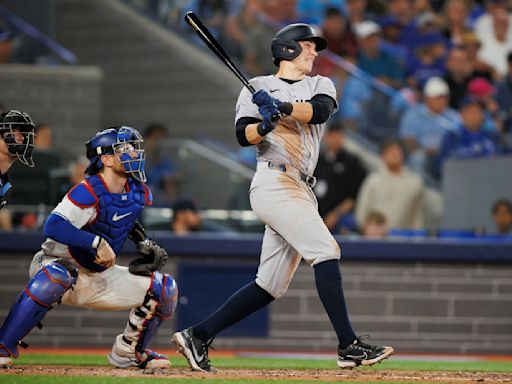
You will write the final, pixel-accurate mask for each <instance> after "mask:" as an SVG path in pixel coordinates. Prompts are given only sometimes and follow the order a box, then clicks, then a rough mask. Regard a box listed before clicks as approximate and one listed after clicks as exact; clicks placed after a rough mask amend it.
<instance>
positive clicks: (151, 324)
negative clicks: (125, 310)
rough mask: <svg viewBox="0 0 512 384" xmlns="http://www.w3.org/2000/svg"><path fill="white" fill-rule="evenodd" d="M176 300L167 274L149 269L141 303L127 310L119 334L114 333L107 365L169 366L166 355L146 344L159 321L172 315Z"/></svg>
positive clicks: (122, 366)
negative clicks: (144, 293) (147, 283)
mask: <svg viewBox="0 0 512 384" xmlns="http://www.w3.org/2000/svg"><path fill="white" fill-rule="evenodd" d="M177 300H178V286H177V284H176V281H175V280H174V279H173V278H172V277H171V276H169V275H167V274H162V273H160V272H153V273H152V275H151V286H150V287H149V290H148V293H147V294H146V297H145V298H144V303H143V304H142V305H141V306H140V307H137V308H133V309H132V310H131V312H130V317H129V320H128V324H127V325H126V328H125V330H124V332H123V334H121V335H118V336H117V338H116V342H115V343H114V346H113V347H112V352H110V354H109V355H108V361H109V362H110V364H111V365H113V366H115V367H118V368H129V367H138V368H141V369H144V368H151V369H153V368H169V366H170V362H169V359H168V358H167V356H164V355H161V354H159V353H156V352H154V351H152V350H150V349H148V346H149V343H150V341H151V339H152V338H153V337H154V336H155V334H156V332H157V330H158V327H160V325H161V324H162V322H163V320H168V319H170V318H171V317H172V315H173V313H174V310H175V309H176V304H177Z"/></svg>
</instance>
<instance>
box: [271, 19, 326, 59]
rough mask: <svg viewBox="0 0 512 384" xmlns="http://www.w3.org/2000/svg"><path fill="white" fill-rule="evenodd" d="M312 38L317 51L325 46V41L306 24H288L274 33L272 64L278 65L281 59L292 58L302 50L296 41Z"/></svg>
mask: <svg viewBox="0 0 512 384" xmlns="http://www.w3.org/2000/svg"><path fill="white" fill-rule="evenodd" d="M304 40H312V41H314V43H315V44H316V50H317V52H319V51H321V50H323V49H325V48H327V41H326V40H325V39H324V38H323V37H320V36H318V35H317V34H316V32H315V30H314V29H313V27H311V26H310V25H308V24H303V23H296V24H290V25H287V26H286V27H284V28H283V29H281V30H280V31H278V32H277V33H276V35H275V36H274V38H273V39H272V57H273V58H274V64H275V65H277V66H279V62H280V61H281V60H293V59H295V58H296V57H297V56H299V54H300V53H301V52H302V47H301V46H300V44H299V43H298V41H304Z"/></svg>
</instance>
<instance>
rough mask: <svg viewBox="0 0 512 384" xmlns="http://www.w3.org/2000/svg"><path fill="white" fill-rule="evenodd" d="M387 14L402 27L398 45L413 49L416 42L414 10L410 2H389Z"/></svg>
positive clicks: (404, 0) (405, 0)
mask: <svg viewBox="0 0 512 384" xmlns="http://www.w3.org/2000/svg"><path fill="white" fill-rule="evenodd" d="M386 3H387V14H388V15H390V16H392V17H395V18H396V19H397V20H398V21H399V23H400V25H401V26H402V30H401V34H400V44H402V45H403V46H405V47H407V48H408V49H413V48H414V46H415V44H416V41H417V35H418V33H417V30H416V23H415V20H414V18H415V10H414V7H413V4H412V1H411V0H389V1H387V2H386Z"/></svg>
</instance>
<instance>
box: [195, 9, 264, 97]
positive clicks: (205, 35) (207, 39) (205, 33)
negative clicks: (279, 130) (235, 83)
mask: <svg viewBox="0 0 512 384" xmlns="http://www.w3.org/2000/svg"><path fill="white" fill-rule="evenodd" d="M185 22H186V23H187V24H188V25H190V26H191V27H192V29H194V31H196V33H197V34H198V36H199V37H200V38H201V40H203V41H204V43H205V44H206V46H207V47H208V48H210V50H211V51H212V52H213V53H215V54H216V55H217V57H218V58H219V59H220V60H221V61H222V62H223V63H224V64H225V65H226V66H227V67H228V68H229V69H230V70H231V72H233V73H234V74H235V76H236V77H238V79H239V80H240V81H241V82H242V84H243V85H245V86H246V87H247V89H248V90H249V91H250V92H251V93H252V94H254V93H256V90H255V89H254V87H253V86H252V85H251V84H250V83H249V81H248V80H247V78H246V77H245V76H244V75H243V74H242V72H240V70H239V69H238V68H237V66H236V65H235V64H234V63H233V62H232V61H231V59H230V58H229V56H228V54H227V53H226V51H224V49H223V48H222V47H221V45H220V44H219V42H218V41H217V39H215V37H213V36H212V34H211V33H210V31H209V30H208V28H206V27H205V26H204V24H203V23H202V22H201V20H200V19H199V17H197V15H196V14H195V13H194V12H192V11H189V12H187V13H186V14H185Z"/></svg>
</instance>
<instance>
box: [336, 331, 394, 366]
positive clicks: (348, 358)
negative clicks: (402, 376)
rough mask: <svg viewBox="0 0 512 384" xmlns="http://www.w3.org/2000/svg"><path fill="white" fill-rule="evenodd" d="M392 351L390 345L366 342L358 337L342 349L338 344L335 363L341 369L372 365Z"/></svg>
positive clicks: (389, 354)
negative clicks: (336, 361)
mask: <svg viewBox="0 0 512 384" xmlns="http://www.w3.org/2000/svg"><path fill="white" fill-rule="evenodd" d="M394 352H395V350H394V349H393V348H392V347H385V346H379V345H370V344H366V343H364V342H363V341H362V339H361V338H360V337H358V338H357V339H355V340H354V341H353V342H352V344H349V345H348V346H347V347H346V348H344V349H342V348H341V347H340V346H338V363H337V364H338V367H340V368H341V369H344V368H354V367H356V366H358V365H372V364H375V363H380V362H381V361H382V360H384V359H387V358H388V357H389V356H391V355H392V354H393V353H394Z"/></svg>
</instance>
